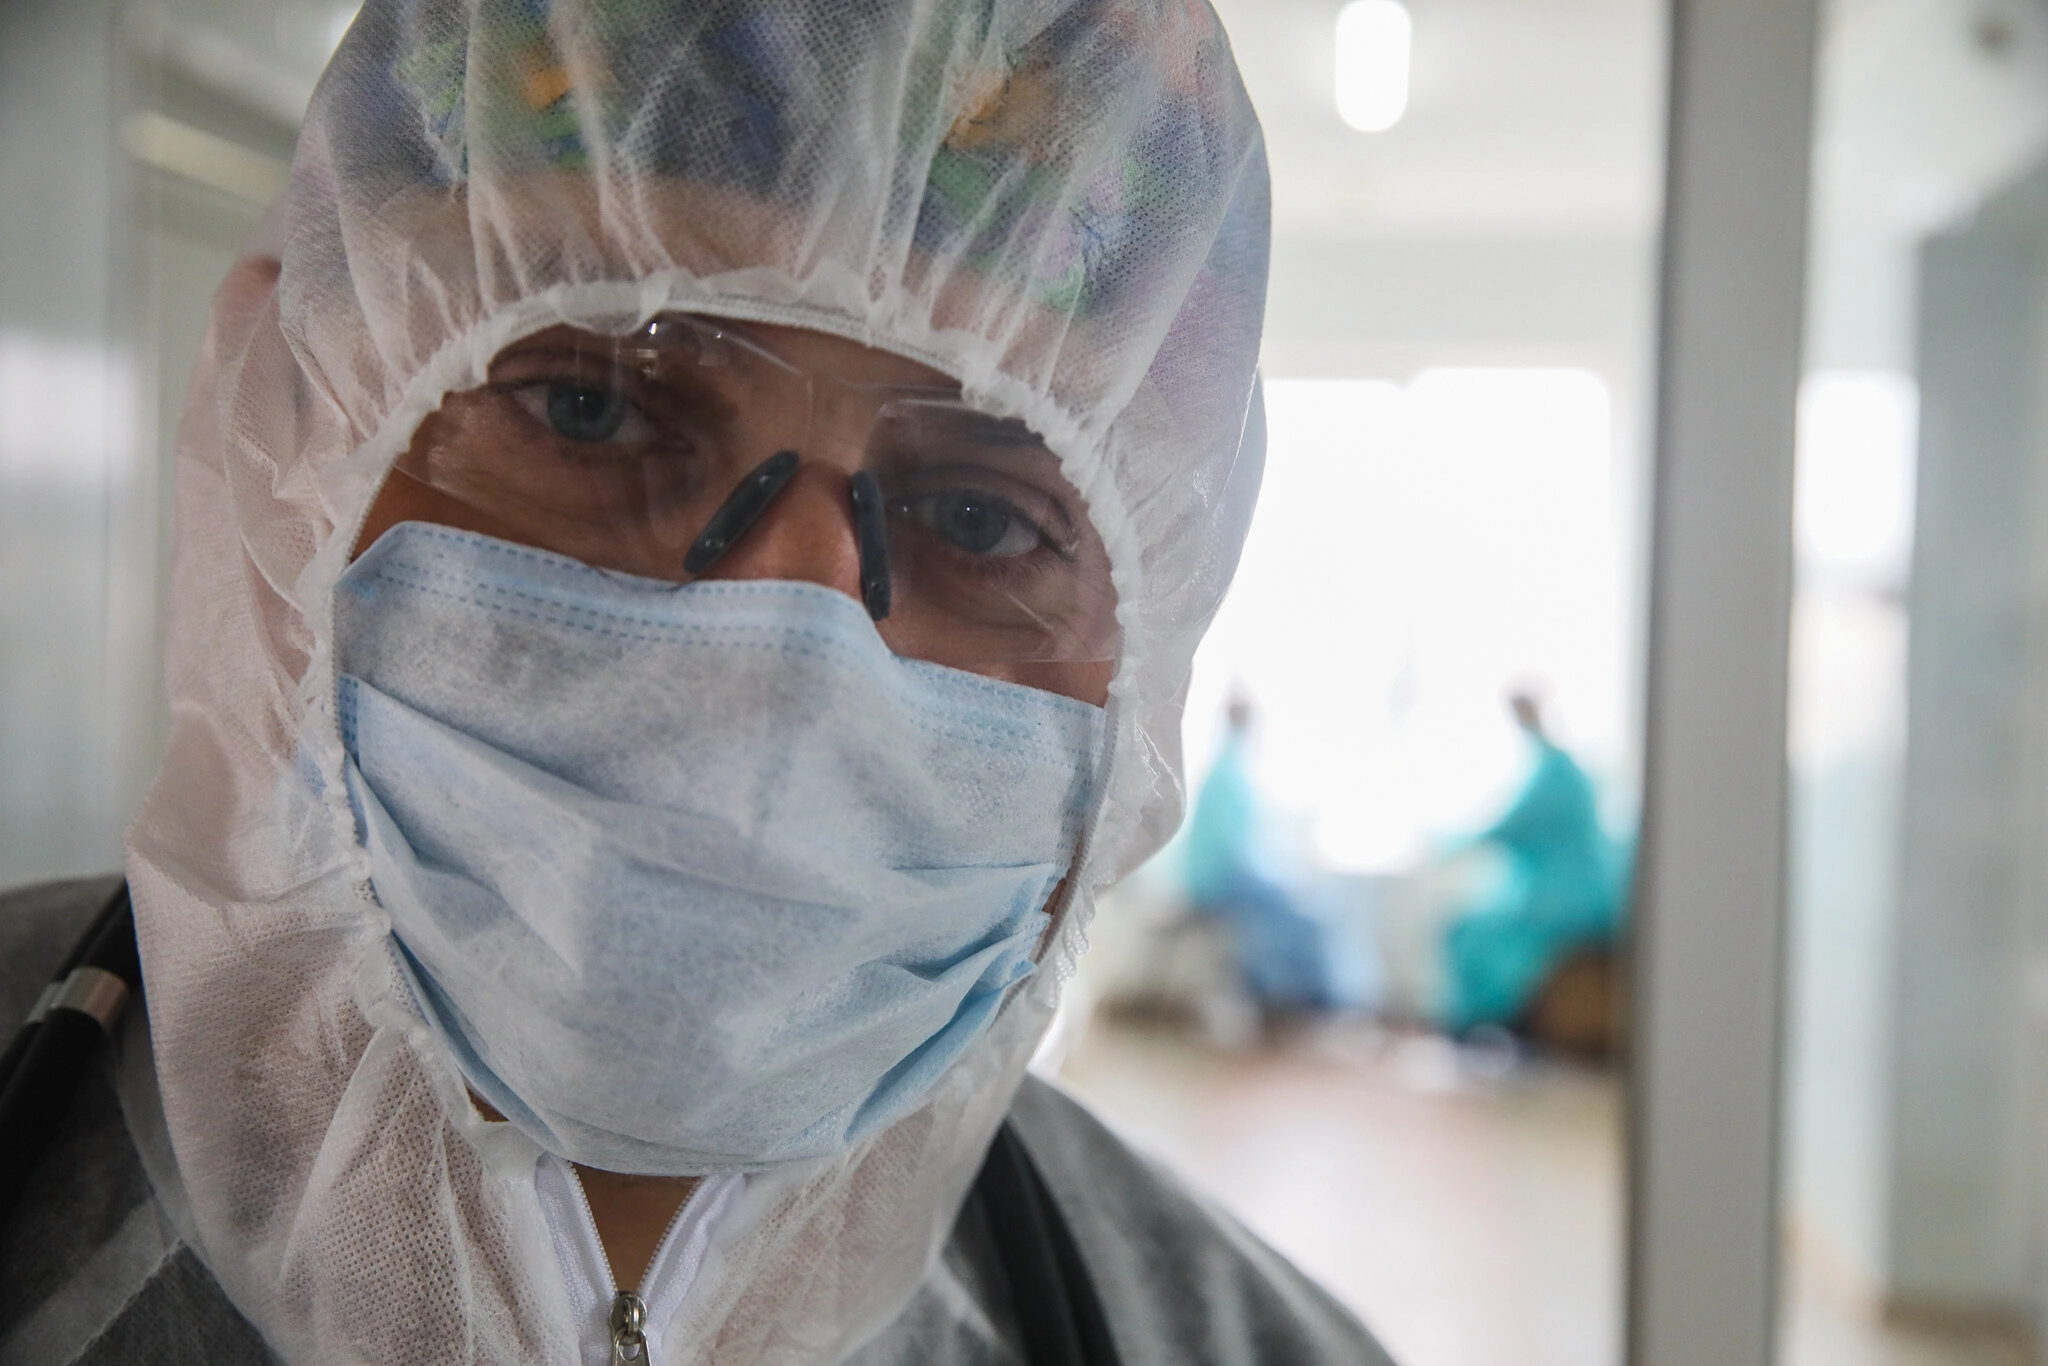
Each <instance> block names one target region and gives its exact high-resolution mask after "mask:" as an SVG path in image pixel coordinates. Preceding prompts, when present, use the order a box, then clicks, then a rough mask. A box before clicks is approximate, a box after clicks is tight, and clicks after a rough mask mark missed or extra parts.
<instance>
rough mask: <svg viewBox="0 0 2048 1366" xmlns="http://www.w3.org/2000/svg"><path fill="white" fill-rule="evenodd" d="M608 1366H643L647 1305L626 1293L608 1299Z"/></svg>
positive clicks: (636, 1296)
mask: <svg viewBox="0 0 2048 1366" xmlns="http://www.w3.org/2000/svg"><path fill="white" fill-rule="evenodd" d="M612 1366H647V1304H646V1302H645V1301H644V1300H642V1299H641V1298H640V1297H639V1296H638V1295H636V1294H634V1293H633V1292H632V1291H630V1290H621V1291H620V1292H619V1293H618V1294H616V1295H614V1296H612Z"/></svg>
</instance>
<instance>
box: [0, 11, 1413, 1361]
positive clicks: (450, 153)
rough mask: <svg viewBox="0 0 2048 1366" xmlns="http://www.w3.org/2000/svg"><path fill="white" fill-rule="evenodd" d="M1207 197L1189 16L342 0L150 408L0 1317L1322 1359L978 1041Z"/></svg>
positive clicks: (1133, 486) (1205, 217) (1245, 366)
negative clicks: (124, 979)
mask: <svg viewBox="0 0 2048 1366" xmlns="http://www.w3.org/2000/svg"><path fill="white" fill-rule="evenodd" d="M1266 244H1267V182H1266V170H1265V162H1264V155H1263V151H1262V147H1261V142H1260V137H1259V131H1258V127H1257V124H1256V122H1255V120H1254V118H1253V115H1252V111H1251V109H1250V106H1249V105H1248V104H1247V102H1246V99H1245V95H1244V92H1243V89H1242V87H1241V86H1240V84H1239V82H1238V78H1237V75H1236V71H1235V67H1234V65H1233V62H1232V59H1231V55H1230V51H1229V48H1228V46H1227V44H1226V42H1225V40H1224V36H1223V34H1222V31H1221V29H1220V28H1219V26H1218V23H1217V21H1216V18H1215V16H1214V15H1213V14H1212V13H1211V12H1210V10H1209V9H1208V7H1207V5H1206V4H1204V3H1202V0H973V2H971V3H958V4H945V3H942V4H934V3H917V2H915V0H690V2H689V3H684V2H683V0H552V3H551V2H550V0H467V2H466V3H465V2H464V0H370V3H369V4H367V5H366V6H365V7H364V9H363V11H362V13H361V15H360V17H359V18H358V19H357V20H356V21H355V24H354V26H353V27H352V29H351V30H350V31H349V34H348V36H347V38H346V39H345V40H344V41H343V43H342V44H341V47H340V49H339V51H338V52H337V53H336V55H335V57H334V59H333V62H332V64H331V65H330V67H329V69H328V71H327V73H326V75H325V77H324V79H323V80H322V82H321V84H320V87H319V89H318V92H317V93H316V95H315V97H314V100H313V104H312V107H311V109H310V111H309V113H308V115H307V119H306V123H305V127H304V131H303V133H302V135H301V137H300V140H299V145H298V152H297V157H296V160H295V162H294V165H293V170H292V179H291V183H290V188H289V189H288V190H287V192H286V193H285V195H284V197H283V200H282V202H281V204H280V205H279V206H278V209H277V211H276V213H275V214H274V216H273V219H272V225H271V228H270V230H269V232H268V235H267V237H266V240H265V241H264V242H263V243H262V244H261V245H260V246H259V247H258V249H257V250H256V251H255V252H254V253H253V254H252V255H251V256H249V257H248V258H247V259H246V260H244V261H243V262H242V263H241V264H240V265H239V266H238V267H237V268H236V269H235V270H234V272H233V273H232V275H231V276H230V277H229V279H228V280H227V282H226V283H225V284H224V285H223V287H222V288H221V291H220V293H219V295H218V299H217V303H216V306H215V312H214V318H213V326H212V330H211V334H210V338H209V340H208V343H207V346H206V350H205V355H204V359H203V361H202V364H201V367H200V370H199V374H198V376H197V379H196V381H195V384H194V387H193V391H192V394H191V398H190V401H189V403H188V405H187V408H186V413H185V418H184V423H183V428H182V431H181V434H180V439H179V463H178V474H177V480H178V518H179V541H178V549H177V555H176V560H175V565H174V569H173V576H172V587H171V594H170V597H171V611H170V624H169V649H168V666H167V679H168V686H169V690H170V694H171V707H172V717H173V723H172V734H171V741H170V748H169V754H168V757H167V759H166V761H165V763H164V767H163V770H162V774H161V777H160V779H159V781H158V782H157V784H156V786H155V789H154V791H153V792H152V794H151V795H150V797H149V799H148V801H147V803H146V805H145V807H144V809H143V811H142V812H141V814H140V815H139V817H138V818H137V820H136V822H135V824H134V826H133V829H132V832H131V842H130V849H129V858H128V866H127V870H126V871H127V878H128V882H129V885H130V887H131V889H132V895H133V901H134V911H135V925H136V930H137V935H138V939H139V943H140V949H141V961H142V976H143V983H144V990H145V993H146V995H145V1003H146V1010H141V1009H137V1010H131V1011H130V1012H129V1014H128V1015H127V1016H126V1018H125V1022H124V1025H123V1033H122V1035H121V1037H120V1039H119V1041H118V1042H119V1048H118V1050H117V1052H116V1054H115V1062H114V1067H113V1069H112V1072H111V1076H112V1078H113V1085H114V1091H115V1093H116V1094H118V1097H119V1102H120V1103H119V1106H118V1108H116V1107H115V1106H114V1104H113V1102H112V1098H111V1097H110V1096H109V1095H107V1094H106V1093H105V1091H104V1089H103V1088H101V1089H95V1088H88V1091H87V1093H86V1094H85V1095H84V1096H83V1097H82V1098H81V1100H80V1102H79V1105H78V1109H77V1113H76V1114H75V1115H74V1117H73V1122H72V1123H71V1124H70V1127H69V1128H68V1129H67V1130H66V1131H65V1133H64V1134H62V1135H60V1136H59V1140H58V1141H57V1143H56V1144H55V1146H54V1147H53V1148H52V1149H51V1150H50V1153H49V1155H48V1156H47V1157H46V1159H45V1160H44V1162H43V1163H42V1166H41V1168H40V1169H39V1170H38V1172H37V1173H36V1180H35V1182H34V1183H33V1184H32V1188H31V1189H30V1191H29V1193H28V1195H27V1197H26V1198H25V1200H24V1203H23V1204H22V1206H21V1207H20V1208H19V1210H18V1211H17V1214H16V1218H15V1221H14V1222H13V1224H12V1225H11V1226H10V1227H9V1229H8V1230H7V1231H6V1233H5V1235H4V1242H0V1255H5V1256H6V1257H7V1258H9V1262H8V1265H7V1267H6V1269H5V1271H4V1274H0V1281H4V1282H5V1284H6V1286H7V1289H6V1291H5V1292H4V1295H0V1359H5V1360H8V1361H33V1362H37V1363H55V1362H65V1361H77V1362H92V1363H100V1362H108V1363H112V1362H124V1363H126V1362H206V1363H209V1366H233V1364H234V1363H244V1362H259V1361H284V1362H292V1363H358V1362H360V1363H408V1362H419V1363H437V1364H440V1363H454V1362H475V1363H483V1362H492V1363H536V1364H537V1363H548V1364H550V1366H553V1364H556V1363H559V1364H560V1366H576V1364H582V1366H599V1364H600V1363H605V1362H613V1363H628V1362H631V1363H637V1362H641V1361H652V1362H655V1363H683V1362H689V1363H720V1364H721V1366H725V1364H727V1363H730V1364H731V1366H753V1364H755V1363H764V1364H765V1363H778V1364H782V1363H786V1364H787V1366H800V1364H802V1363H834V1362H842V1361H858V1362H862V1363H906V1364H907V1363H913V1362H914V1363H983V1362H986V1363H1023V1362H1027V1361H1035V1362H1038V1363H1039V1364H1040V1366H1050V1361H1051V1360H1052V1359H1064V1360H1067V1361H1079V1360H1086V1361H1108V1360H1121V1361H1124V1362H1128V1363H1161V1364H1163V1363H1176V1364H1178V1363H1203V1362H1216V1363H1226V1362H1227V1363H1252V1362H1275V1363H1297V1362H1298V1363H1311V1362H1314V1363H1323V1362H1329V1363H1338V1362H1343V1363H1377V1362H1382V1361H1384V1360H1385V1358H1384V1356H1383V1355H1382V1354H1381V1352H1380V1351H1379V1349H1378V1348H1377V1347H1376V1346H1375V1345H1374V1344H1373V1343H1372V1341H1371V1339H1370V1338H1369V1337H1368V1336H1367V1335H1366V1333H1365V1332H1364V1331H1363V1330H1362V1329H1361V1328H1359V1327H1358V1326H1357V1324H1356V1323H1355V1322H1354V1321H1352V1320H1351V1319H1350V1318H1349V1317H1348V1316H1347V1315H1346V1314H1345V1313H1344V1312H1343V1311H1342V1310H1340V1309H1339V1308H1338V1307H1337V1306H1336V1305H1335V1304H1334V1303H1333V1302H1332V1301H1331V1300H1330V1299H1329V1297H1328V1296H1327V1295H1325V1294H1324V1293H1323V1292H1322V1291H1321V1290H1319V1289H1317V1288H1316V1287H1315V1286H1314V1285H1312V1284H1311V1283H1310V1282H1308V1281H1307V1280H1306V1279H1305V1278H1303V1277H1302V1276H1301V1275H1299V1274H1298V1273H1297V1272H1295V1271H1294V1270H1292V1269H1291V1268H1290V1267H1288V1266H1287V1265H1286V1264H1285V1263H1284V1262H1283V1261H1282V1260H1281V1259H1280V1258H1278V1257H1277V1256H1275V1255H1274V1254H1273V1253H1272V1252H1270V1251H1268V1250H1267V1249H1265V1248H1264V1247H1263V1246H1261V1245H1260V1244H1259V1243H1258V1242H1257V1241H1256V1240H1255V1239H1253V1238H1252V1237H1250V1236H1249V1235H1248V1234H1246V1233H1245V1232H1244V1231H1243V1230H1241V1229H1239V1228H1238V1227H1237V1226H1235V1225H1234V1224H1232V1223H1231V1222H1230V1221H1229V1220H1228V1219H1226V1218H1224V1217H1222V1216H1220V1215H1218V1214H1217V1213H1215V1212H1214V1211H1212V1210H1210V1209H1209V1208H1207V1207H1206V1206H1204V1205H1203V1204H1202V1203H1201V1202H1199V1201H1198V1200H1196V1199H1194V1198H1192V1197H1190V1196H1189V1195H1187V1194H1186V1193H1184V1192H1183V1191H1181V1190H1180V1189H1179V1188H1177V1187H1176V1186H1175V1185H1174V1184H1173V1183H1172V1182H1171V1181H1170V1180H1168V1179H1167V1178H1165V1177H1164V1176H1162V1175H1161V1174H1160V1173H1159V1172H1157V1171H1156V1170H1155V1169H1153V1168H1152V1167H1150V1166H1149V1165H1148V1164H1146V1163H1145V1162H1143V1161H1141V1160H1139V1159H1137V1158H1135V1157H1133V1156H1132V1155H1131V1154H1130V1153H1129V1152H1127V1151H1126V1150H1125V1149H1124V1148H1123V1147H1122V1146H1121V1145H1120V1144H1119V1143H1118V1142H1117V1141H1116V1140H1115V1139H1113V1138H1112V1137H1111V1136H1110V1135H1109V1134H1108V1133H1107V1132H1106V1131H1105V1130H1104V1129H1103V1128H1102V1127H1101V1126H1100V1125H1099V1124H1098V1123H1096V1122H1095V1121H1094V1120H1093V1119H1091V1118H1090V1117H1089V1116H1088V1115H1087V1114H1086V1113H1085V1112H1084V1111H1082V1110H1081V1109H1080V1108H1079V1107H1078V1106H1076V1105H1075V1104H1074V1103H1073V1102H1072V1101H1070V1100H1068V1099H1066V1098H1065V1097H1064V1096H1062V1095H1061V1094H1060V1093H1058V1092H1056V1091H1054V1090H1052V1089H1050V1088H1049V1087H1047V1086H1045V1085H1043V1084H1041V1083H1036V1082H1030V1081H1027V1080H1026V1078H1025V1063H1026V1061H1027V1059H1028V1058H1029V1057H1030V1056H1031V1053H1032V1051H1033V1048H1034V1046H1035V1044H1036V1043H1037V1041H1038V1039H1039V1037H1040V1035H1041V1034H1042V1033H1043V1032H1044V1030H1045V1028H1046V1025H1047V1023H1048V1021H1049V1020H1050V1018H1051V1016H1052V1012H1053V1009H1054V1006H1055V1004H1056V1003H1057V1000H1058V997H1059V992H1060V986H1061V983H1062V982H1063V980H1064V979H1065V978H1066V977H1067V976H1068V975H1069V974H1070V973H1071V971H1072V969H1073V964H1074V959H1075V955H1076V954H1077V953H1078V952H1079V951H1080V950H1081V947H1082V945H1083V943H1084V937H1085V933H1086V928H1087V924H1088V919H1089V916H1090V914H1091V912H1092V908H1093V905H1094V901H1095V897H1096V894H1097V892H1098V891H1099V890H1100V889H1101V888H1102V887H1103V886H1104V885H1106V884H1107V883H1109V882H1111V881H1113V880H1114V879H1115V878H1117V877H1118V876H1120V875H1121V874H1122V873H1124V872H1125V871H1127V870H1128V869H1130V868H1131V867H1132V866H1134V865H1135V864H1136V863H1138V862H1139V861H1141V860H1142V859H1143V858H1145V857H1146V856H1147V854H1149V853H1150V852H1151V851H1152V850H1154V849H1156V848H1157V847H1158V846H1159V845H1160V844H1161V843H1162V842H1163V841H1164V840H1165V839H1166V837H1167V836H1168V834H1170V833H1171V831H1172V830H1173V828H1174V826H1175V824H1176V822H1177V821H1178V819H1179V815H1180V808H1181V792H1182V776H1181V771H1180V755H1179V747H1178V738H1177V737H1178V734H1179V719H1180V718H1179V708H1180V699H1181V697H1182V696H1183V694H1184V691H1185V686H1186V683H1187V677H1188V668H1189V660H1190V658H1191V656H1192V654H1193V652H1194V649H1195V645H1196V643H1197V641H1198V640H1199V639H1200V638H1201V635H1202V632H1203V630H1204V628H1205V627H1206V625H1207V623H1208V621H1209V619H1210V617H1211V615H1212V614H1213V613H1214V611H1215V610H1216V607H1217V604H1218V602H1219V600H1220V599H1221V597H1222V594H1223V591H1224V589H1225V587H1226V585H1227V584H1228V582H1229V579H1230V576H1231V573H1232V570H1233V568H1234V565H1235V562H1236V559H1237V554H1238V548H1239V546H1240V544H1241V542H1242V539H1243V536H1244V532H1245V527H1246V523H1247V519H1248V518H1249V516H1250V513H1251V508H1252V503H1253V499H1254V496H1255V492H1256V488H1257V485H1258V480H1259V471H1260V464H1261V458H1262V449H1263V430H1262V426H1261V420H1260V409H1259V401H1258V393H1257V383H1256V379H1255V376H1254V372H1253V366H1254V362H1255V359H1256V356H1257V354H1258V345H1259V329H1260V321H1261V311H1262V306H1263V295H1264V286H1265V273H1266ZM107 889H108V887H107V884H104V883H98V884H70V885H66V886H59V887H50V888H42V889H37V890H35V891H32V892H28V893H24V894H20V895H17V896H16V897H15V898H13V899H12V901H11V902H10V903H9V905H8V907H7V910H6V913H5V917H4V920H5V923H6V924H8V925H9V926H10V929H11V930H18V929H19V928H20V927H22V926H42V927H46V932H40V931H39V933H38V937H36V938H35V939H34V942H33V943H32V944H29V945H27V946H25V947H24V948H23V950H22V953H23V955H30V956H32V955H34V954H40V955H41V961H42V962H44V963H45V964H48V963H53V962H54V961H55V960H56V959H57V958H58V957H59V956H61V954H62V951H63V947H64V941H65V939H67V938H68V937H69V936H70V935H71V934H73V933H75V932H76V930H77V928H78V927H79V926H81V925H82V924H83V922H84V920H85V919H86V918H87V917H88V916H89V915H90V913H91V910H92V908H93V906H94V905H95V904H96V903H97V902H98V901H99V900H100V899H101V898H102V897H103V896H104V895H105V893H106V891H107ZM30 990H31V991H32V987H31V988H30ZM24 1004H26V1002H24ZM1006 1145H1017V1146H1018V1147H1020V1148H1021V1153H1022V1156H1021V1158H1018V1157H1016V1154H1015V1153H1013V1152H1012V1149H1011V1147H1009V1146H1006ZM1004 1153H1012V1156H1011V1158H1008V1159H1005V1162H1006V1164H1007V1165H1003V1166H1002V1167H1001V1168H1000V1170H1002V1171H1006V1172H1009V1173H1010V1174H1011V1178H1013V1179H1011V1180H1010V1184H1009V1185H1007V1186H1005V1185H1002V1184H1001V1183H999V1182H998V1183H993V1184H992V1183H991V1181H990V1179H988V1178H987V1177H986V1176H984V1175H979V1174H981V1173H984V1172H985V1171H997V1170H998V1162H997V1159H998V1157H1000V1156H1002V1154H1004ZM1006 1192H1007V1194H1006ZM1019 1192H1021V1195H1020V1194H1019ZM1034 1192H1035V1194H1034ZM1011 1197H1016V1198H1014V1199H1013V1198H1011ZM1034 1201H1036V1203H1033V1202H1034ZM1020 1202H1021V1203H1020ZM1019 1211H1022V1213H1021V1214H1020V1213H1019ZM1033 1257H1039V1260H1038V1261H1035V1262H1034V1261H1033V1260H1032V1258H1033ZM1077 1267H1078V1268H1079V1270H1076V1268H1077ZM1048 1268H1050V1269H1048ZM1049 1279H1050V1280H1052V1281H1056V1282H1057V1284H1053V1285H1048V1284H1047V1281H1048V1280H1049ZM1088 1302H1093V1303H1096V1304H1097V1305H1098V1306H1099V1311H1100V1322H1095V1321H1093V1320H1090V1318H1089V1316H1088V1314H1087V1313H1086V1312H1085V1309H1074V1311H1073V1322H1074V1323H1075V1324H1077V1325H1078V1327H1077V1328H1075V1330H1074V1336H1073V1338H1072V1341H1074V1342H1079V1343H1080V1344H1081V1345H1082V1346H1083V1347H1085V1348H1086V1350H1085V1351H1078V1350H1077V1351H1076V1352H1073V1353H1064V1352H1063V1349H1059V1348H1057V1347H1055V1348H1054V1349H1051V1350H1050V1351H1049V1350H1048V1349H1047V1348H1046V1347H1045V1346H1044V1344H1045V1342H1046V1340H1047V1339H1046V1324H1045V1321H1044V1319H1043V1317H1042V1315H1043V1312H1044V1306H1046V1305H1049V1304H1058V1305H1065V1306H1067V1307H1069V1308H1072V1306H1074V1305H1077V1304H1080V1305H1085V1303H1088ZM1091 1323H1093V1326H1092V1327H1091Z"/></svg>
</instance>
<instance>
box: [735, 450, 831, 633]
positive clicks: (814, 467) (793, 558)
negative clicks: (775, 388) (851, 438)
mask: <svg viewBox="0 0 2048 1366" xmlns="http://www.w3.org/2000/svg"><path fill="white" fill-rule="evenodd" d="M698 577H700V578H706V579H789V580H795V581H797V582H800V583H815V584H819V585H821V586H823V587H826V588H834V589H837V590H838V591H839V592H842V593H844V594H846V595H847V596H848V597H850V598H852V599H853V600H854V601H856V602H859V601H860V600H861V587H860V545H859V542H858V541H857V540H856V539H855V532H854V524H853V503H852V497H851V494H850V493H849V491H848V476H847V473H846V471H844V470H842V469H839V468H838V467H837V466H835V465H830V464H826V463H824V462H822V461H811V460H806V461H805V462H804V463H803V464H802V465H801V466H799V467H798V469H797V472H796V473H795V474H793V475H791V476H790V480H789V483H788V484H787V485H786V486H784V488H783V490H782V492H780V493H779V494H777V495H776V496H775V501H774V502H772V503H770V504H769V506H768V508H767V510H766V511H764V512H763V513H762V514H761V516H760V518H759V520H757V521H756V522H755V523H754V524H753V526H751V527H749V528H748V529H747V531H746V533H745V534H744V535H742V536H740V537H739V539H738V540H736V541H734V542H733V544H732V547H731V548H730V549H728V550H727V551H726V552H725V553H724V554H723V555H721V556H720V557H719V558H718V560H717V562H716V563H714V564H713V565H711V567H710V568H708V569H706V570H705V571H704V572H703V574H701V575H699V576H698Z"/></svg>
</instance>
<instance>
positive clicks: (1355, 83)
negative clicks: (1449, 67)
mask: <svg viewBox="0 0 2048 1366" xmlns="http://www.w3.org/2000/svg"><path fill="white" fill-rule="evenodd" d="M1414 30H1415V25H1414V22H1413V21H1412V20H1411V19H1409V17H1408V10H1407V7H1406V6H1404V5H1402V4H1401V3H1400V0H1351V3H1350V4H1348V5H1346V6H1345V7H1344V8H1343V10H1341V11H1340V12H1339V13H1338V15H1337V113H1338V115H1339V116H1340V117H1341V118H1342V119H1343V120H1344V122H1345V123H1347V124H1349V125H1350V126H1351V127H1353V128H1356V129H1357V130H1358V131H1359V132H1361V133H1384V132H1386V131H1387V130H1388V129H1389V128H1392V127H1393V126H1394V125H1395V124H1397V123H1399V122H1400V121H1401V115H1402V114H1404V113H1406V112H1407V110H1408V56H1409V49H1410V48H1411V46H1412V45H1413V38H1414Z"/></svg>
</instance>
